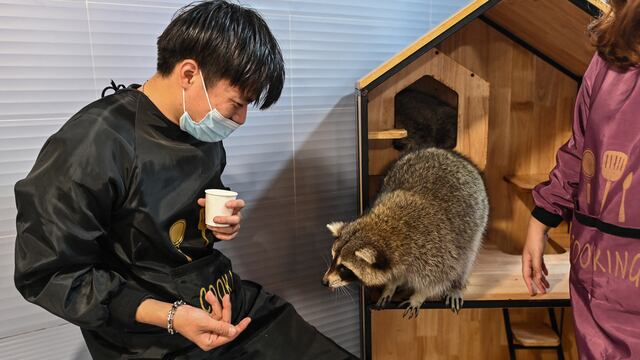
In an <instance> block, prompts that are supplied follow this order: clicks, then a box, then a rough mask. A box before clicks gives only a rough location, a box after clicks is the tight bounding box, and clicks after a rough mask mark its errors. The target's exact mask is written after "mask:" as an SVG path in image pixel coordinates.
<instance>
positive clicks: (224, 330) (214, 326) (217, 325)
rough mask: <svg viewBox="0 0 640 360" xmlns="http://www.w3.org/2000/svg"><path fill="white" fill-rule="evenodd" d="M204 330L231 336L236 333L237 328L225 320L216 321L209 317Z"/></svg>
mask: <svg viewBox="0 0 640 360" xmlns="http://www.w3.org/2000/svg"><path fill="white" fill-rule="evenodd" d="M206 330H207V331H209V332H211V333H214V334H216V335H220V336H224V337H232V336H235V335H236V334H237V333H238V330H237V329H236V327H235V326H233V325H231V324H229V323H227V322H224V321H218V320H214V319H210V321H209V322H208V323H207V328H206Z"/></svg>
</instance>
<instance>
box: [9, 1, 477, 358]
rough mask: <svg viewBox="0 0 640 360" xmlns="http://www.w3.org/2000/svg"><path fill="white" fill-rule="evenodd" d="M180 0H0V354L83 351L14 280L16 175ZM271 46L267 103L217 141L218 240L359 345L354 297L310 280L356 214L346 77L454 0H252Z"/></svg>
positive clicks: (142, 46)
mask: <svg viewBox="0 0 640 360" xmlns="http://www.w3.org/2000/svg"><path fill="white" fill-rule="evenodd" d="M186 3H187V2H186V1H178V0H138V1H126V0H111V1H99V0H95V1H86V0H14V1H12V0H9V1H7V0H0V324H2V325H1V327H0V349H2V352H1V353H2V355H0V357H1V358H2V359H20V360H29V359H74V360H81V359H89V358H90V356H89V353H88V351H87V350H86V347H85V345H84V342H83V341H82V337H81V335H80V331H79V330H78V329H77V328H76V327H75V326H73V325H70V324H68V323H66V322H65V321H64V320H61V319H58V318H56V317H54V316H52V315H50V314H48V313H47V312H45V311H44V310H42V309H40V308H39V307H37V306H35V305H32V304H29V303H27V302H26V301H24V300H23V299H22V297H21V296H20V294H19V293H18V292H17V291H16V290H15V288H14V286H13V263H14V260H13V249H14V239H15V215H16V210H15V201H14V198H13V185H14V183H15V182H16V181H17V180H19V179H21V178H22V177H24V176H25V175H26V173H27V172H28V171H29V169H30V168H31V166H32V165H33V161H34V160H35V157H36V155H37V154H38V151H39V149H40V147H41V146H42V144H43V143H44V141H45V140H46V138H47V137H48V136H49V135H51V134H52V133H53V132H55V131H56V130H57V129H58V128H59V127H60V126H61V125H62V124H63V123H64V122H65V121H66V120H67V119H68V118H69V117H70V115H72V114H73V113H75V112H76V111H77V110H78V109H80V108H81V107H82V106H83V105H85V104H87V103H89V102H91V101H93V100H94V99H96V98H97V97H98V96H100V91H101V90H102V88H103V87H105V86H107V84H108V81H109V80H110V79H114V80H116V82H117V83H125V84H128V83H132V82H138V83H139V82H141V81H143V80H144V79H146V78H147V77H149V76H151V75H152V74H153V72H154V69H155V53H156V49H155V40H156V38H157V36H158V35H159V34H160V32H161V31H162V30H163V28H164V26H165V25H166V24H167V23H168V22H169V20H170V18H171V15H172V14H173V12H174V11H175V10H176V9H177V8H178V7H179V6H182V5H184V4H186ZM242 3H243V4H245V5H248V6H251V7H254V8H256V9H258V10H259V11H260V12H261V13H262V14H263V15H264V17H265V18H266V20H267V22H268V23H269V25H270V26H271V29H272V31H273V32H274V33H275V35H276V36H277V38H278V40H279V42H280V45H281V47H282V50H283V53H284V57H285V61H286V65H287V69H286V70H287V83H286V87H285V90H284V93H283V96H282V98H281V99H280V101H279V102H278V104H277V105H276V106H275V107H273V108H272V109H270V110H268V111H266V112H258V111H252V112H250V114H249V118H248V121H247V125H246V126H243V127H242V128H241V129H240V130H238V131H237V132H236V133H234V135H233V136H232V137H231V138H230V139H229V140H228V141H226V142H225V144H226V147H227V152H228V164H229V165H228V167H227V170H226V172H225V174H224V177H223V180H224V181H225V184H227V185H228V186H231V187H232V188H233V189H234V190H236V191H238V192H239V193H240V194H241V197H242V198H243V199H245V200H246V201H247V204H248V206H247V208H246V210H245V211H244V223H243V228H242V231H241V236H239V237H238V238H237V239H236V240H234V241H233V242H231V243H225V244H223V245H221V246H220V248H222V249H223V251H224V252H225V253H226V254H227V256H229V257H230V258H231V259H232V261H233V262H234V268H235V270H236V271H238V272H239V274H240V275H241V276H242V277H243V278H246V279H252V280H254V281H257V282H259V283H261V284H263V285H264V286H265V287H266V288H267V289H268V290H270V291H271V292H274V293H277V294H280V295H281V296H283V297H285V298H286V299H287V300H289V301H291V302H292V303H293V304H294V305H295V306H296V308H297V309H298V311H299V312H300V313H301V314H302V316H304V318H305V319H307V320H308V321H309V322H311V323H312V324H314V325H315V326H317V327H318V328H319V329H320V330H321V331H322V332H324V333H325V334H327V335H328V336H330V337H331V338H333V339H334V340H335V341H337V342H338V343H339V344H341V345H342V346H344V347H346V348H347V349H348V350H350V351H352V352H353V353H354V354H358V353H359V338H358V335H359V324H358V312H357V303H356V296H355V294H354V295H353V296H354V297H353V298H351V297H349V296H348V295H336V294H335V293H329V292H328V291H327V290H326V289H324V288H323V287H322V286H321V285H320V278H321V276H322V273H323V271H324V270H325V266H326V265H325V259H328V257H329V247H330V238H329V236H327V232H326V230H325V228H324V224H326V223H327V222H329V221H331V220H338V219H349V218H352V217H353V216H355V213H356V182H355V180H356V162H355V152H356V131H355V104H354V98H353V87H354V83H355V81H356V79H358V78H360V77H361V76H363V75H364V74H366V73H367V72H368V71H370V70H371V69H373V68H374V67H376V66H377V65H379V64H380V63H381V62H383V61H384V60H386V59H387V58H389V57H390V56H391V55H393V54H394V53H396V52H397V51H399V50H400V49H402V48H404V47H405V46H406V45H408V44H409V43H411V42H412V41H413V40H415V39H416V38H418V37H419V36H420V35H422V34H424V33H425V32H426V31H427V30H428V29H430V28H432V27H433V26H435V25H437V24H438V23H439V22H440V21H442V20H443V19H444V18H446V17H448V16H450V15H451V14H452V13H453V12H454V11H455V10H456V9H458V8H459V7H461V6H463V5H464V4H465V3H467V1H466V0H397V1H388V0H354V1H343V0H296V1H294V0H272V1H269V0H252V1H243V2H242Z"/></svg>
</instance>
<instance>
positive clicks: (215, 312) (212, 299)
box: [204, 290, 222, 320]
mask: <svg viewBox="0 0 640 360" xmlns="http://www.w3.org/2000/svg"><path fill="white" fill-rule="evenodd" d="M204 298H205V299H206V300H207V302H208V303H209V304H211V318H212V319H214V320H220V319H222V306H221V305H220V302H219V301H218V298H217V297H216V296H215V295H213V293H212V292H211V290H209V291H207V294H206V295H205V297H204Z"/></svg>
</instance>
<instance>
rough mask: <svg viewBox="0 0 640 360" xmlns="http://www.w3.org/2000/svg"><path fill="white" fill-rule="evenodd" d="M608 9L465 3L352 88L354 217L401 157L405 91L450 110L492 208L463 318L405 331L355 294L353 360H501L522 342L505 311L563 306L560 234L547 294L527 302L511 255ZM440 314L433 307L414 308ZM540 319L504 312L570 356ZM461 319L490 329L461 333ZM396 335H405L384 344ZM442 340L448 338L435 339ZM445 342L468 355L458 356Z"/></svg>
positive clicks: (447, 316) (573, 3) (391, 315)
mask: <svg viewBox="0 0 640 360" xmlns="http://www.w3.org/2000/svg"><path fill="white" fill-rule="evenodd" d="M607 10H608V6H607V5H606V3H604V2H601V1H600V0H477V1H472V2H470V3H469V5H467V6H466V7H464V8H463V9H461V10H460V11H459V12H457V13H456V14H454V15H453V16H452V17H450V18H449V19H447V20H446V21H444V22H443V23H442V24H440V25H439V26H437V27H436V28H434V29H433V30H431V31H429V32H428V33H427V34H425V35H424V36H422V37H421V38H419V39H418V40H417V41H415V42H414V43H413V44H410V45H409V46H408V47H406V48H405V49H404V50H402V51H401V52H399V53H398V54H396V55H395V56H393V57H392V58H391V59H389V60H388V61H387V62H385V63H383V64H381V65H380V66H379V67H377V68H376V69H374V70H372V71H371V72H370V73H369V74H367V75H366V76H364V77H363V78H362V79H360V80H359V81H358V82H357V84H356V93H357V101H358V130H359V144H358V145H359V153H358V154H359V155H358V159H359V160H358V162H359V206H360V211H365V209H366V208H367V207H368V206H369V205H370V204H371V202H372V201H373V199H375V197H376V195H377V192H378V190H379V187H380V184H381V180H382V179H383V177H384V174H385V171H386V169H387V168H388V166H389V165H390V163H391V162H392V161H393V160H395V159H396V158H397V157H398V156H399V154H400V151H399V150H398V149H397V146H394V145H395V143H394V142H395V141H398V140H400V139H403V138H408V137H411V135H412V134H411V133H410V131H409V130H408V129H406V128H405V126H398V119H397V116H396V115H397V113H398V111H399V110H400V109H397V108H396V104H397V103H398V99H397V97H398V96H400V95H399V94H402V92H403V91H405V90H407V89H409V90H411V91H413V92H417V93H421V94H424V95H425V96H428V97H430V98H434V99H436V100H438V101H439V102H440V103H442V104H444V106H448V107H449V108H452V109H454V110H455V111H456V114H457V116H455V118H454V120H453V121H454V122H455V123H454V124H453V125H452V126H454V128H455V139H454V146H452V148H454V149H455V150H457V151H459V152H461V153H462V154H464V155H466V156H467V157H469V158H470V159H471V160H472V161H473V162H475V163H476V165H478V166H479V167H480V168H481V169H482V171H483V173H484V177H485V181H486V185H487V189H488V193H489V198H490V204H491V214H490V225H489V230H488V233H487V236H486V239H485V248H484V250H483V251H482V252H481V254H480V255H479V258H478V260H477V262H476V266H475V268H474V270H473V272H472V275H471V279H470V281H469V285H468V288H467V291H466V293H465V306H464V308H463V311H462V313H461V315H459V316H455V315H453V314H451V313H450V312H449V311H448V310H429V311H425V310H423V311H422V313H423V314H424V315H423V316H422V317H418V320H411V321H415V323H411V322H407V320H403V319H402V311H399V310H392V306H391V307H390V308H388V309H383V310H381V311H372V306H371V304H372V303H374V302H375V300H376V299H375V298H374V295H372V293H371V292H370V291H368V290H366V289H363V291H362V298H361V310H362V319H363V324H362V358H363V359H371V358H374V359H385V358H399V359H400V358H402V359H418V358H420V359H426V358H461V359H467V358H468V359H471V358H474V359H476V358H478V357H476V356H474V355H473V353H474V352H477V351H481V352H483V353H485V354H486V357H483V358H487V359H501V358H505V359H506V358H507V356H508V355H509V354H511V353H513V352H514V351H515V349H517V348H518V346H521V345H522V344H523V343H527V339H524V338H522V339H520V340H518V339H517V336H518V330H517V326H516V325H515V324H514V327H513V329H512V328H511V326H510V323H509V317H508V316H509V314H508V310H506V309H508V308H511V307H542V308H557V307H566V306H568V305H569V301H568V298H569V296H568V282H567V278H568V269H569V257H568V252H567V251H566V250H567V249H568V247H569V236H568V228H567V225H566V224H564V225H562V226H560V227H559V228H557V229H555V230H554V231H552V232H551V233H550V244H551V245H552V246H550V248H549V253H550V254H549V255H548V256H547V257H546V259H548V260H547V265H548V266H549V267H550V269H549V271H550V281H551V289H550V291H549V293H548V294H547V295H545V296H537V297H535V298H532V297H530V296H529V295H528V293H527V289H526V287H525V285H524V282H523V281H522V278H521V275H520V256H519V254H520V252H521V249H522V245H523V243H524V241H525V238H526V229H527V223H528V219H529V216H530V211H531V209H532V207H533V202H532V199H531V189H532V188H533V187H534V186H535V185H536V184H538V183H539V182H542V181H544V180H546V178H547V176H548V173H549V171H550V170H551V169H552V168H553V166H554V165H555V153H556V151H557V149H558V148H559V147H560V146H561V145H562V144H563V143H564V142H566V141H567V139H568V138H569V136H570V134H571V121H572V114H573V106H574V102H575V98H576V95H577V92H578V88H579V86H580V82H581V77H582V75H583V73H584V72H585V70H586V68H587V66H588V64H589V61H590V59H591V58H592V56H593V55H594V53H595V50H594V48H593V47H592V46H591V45H590V40H589V38H588V34H587V28H588V25H589V23H591V22H592V21H593V20H594V18H595V17H597V16H599V14H600V13H601V12H604V11H607ZM554 254H555V255H554ZM444 307H445V305H444V303H440V302H438V301H434V302H428V303H425V305H423V308H444ZM468 308H493V310H481V309H468ZM495 308H498V309H500V308H502V309H505V310H504V311H506V313H505V312H504V311H503V313H502V314H501V313H500V312H499V311H500V310H496V309H495ZM496 311H498V312H497V313H496ZM541 311H542V312H541ZM549 314H553V315H549V316H550V317H552V318H553V319H551V321H550V322H551V323H553V324H546V323H547V320H545V321H541V320H540V319H541V318H543V319H547V318H548V317H547V312H546V311H543V310H541V309H538V310H532V309H527V310H518V311H512V318H515V319H516V320H518V319H521V320H525V319H528V320H530V321H529V322H532V323H535V322H536V321H538V322H540V325H541V326H542V325H545V324H546V328H547V330H545V331H546V332H545V333H544V334H543V335H544V336H542V335H541V336H542V339H546V340H548V341H547V342H546V343H545V342H544V341H542V344H543V345H544V344H546V345H548V346H550V347H556V348H557V351H558V352H559V353H562V352H564V353H565V354H567V355H568V356H571V349H567V348H565V349H563V348H562V343H563V341H561V340H562V335H561V334H560V332H559V329H558V326H557V323H556V319H555V314H556V312H555V311H553V310H550V312H549ZM501 315H504V317H503V316H501ZM569 316H570V315H567V316H565V317H566V318H569ZM471 319H473V321H474V322H475V324H476V326H478V325H477V324H478V322H480V323H481V324H482V325H481V327H482V328H483V329H485V328H486V329H488V330H487V331H482V332H480V331H477V330H478V329H477V328H476V331H473V330H472V329H473V327H472V326H464V325H463V324H464V322H465V321H471ZM564 320H565V323H567V322H569V323H570V321H568V320H567V319H564ZM408 324H410V325H408ZM552 325H555V327H554V326H552ZM503 326H504V327H503ZM505 327H506V335H507V339H506V340H507V341H506V343H507V344H506V345H505V338H504V336H505V335H504V334H505V331H504V330H503V329H504V328H505ZM543 327H544V326H543ZM436 328H438V329H442V331H436V330H433V329H436ZM394 329H403V330H402V331H404V332H403V333H402V335H401V336H399V337H395V336H394V337H392V336H389V335H388V334H389V333H390V332H393V331H394ZM429 329H432V330H433V331H431V330H429ZM525 330H526V329H525ZM565 330H566V329H565ZM398 331H400V330H398ZM446 331H448V335H447V336H444V335H442V334H444V333H445V332H446ZM524 333H527V331H524ZM567 334H569V335H567ZM439 335H441V336H439ZM545 336H546V338H545ZM564 336H565V338H566V339H569V338H570V336H572V334H570V331H565V332H564ZM447 339H466V340H465V341H468V342H470V344H467V345H465V346H464V347H461V346H456V345H455V344H448V343H447V341H453V340H447ZM518 341H520V343H519V344H520V345H517V344H518ZM443 342H444V344H445V345H443ZM476 342H477V344H475V343H476ZM564 342H566V341H564ZM512 344H516V345H513V346H512ZM522 346H523V347H524V345H522ZM479 349H480V350H479ZM466 351H468V353H465V352H466ZM573 351H575V350H573ZM436 352H437V356H436V355H434V354H435V353H436ZM430 356H433V357H430Z"/></svg>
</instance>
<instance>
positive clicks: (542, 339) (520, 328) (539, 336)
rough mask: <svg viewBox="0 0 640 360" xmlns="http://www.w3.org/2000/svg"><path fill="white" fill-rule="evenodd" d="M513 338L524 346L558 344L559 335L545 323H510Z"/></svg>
mask: <svg viewBox="0 0 640 360" xmlns="http://www.w3.org/2000/svg"><path fill="white" fill-rule="evenodd" d="M511 331H513V340H514V342H515V343H516V344H520V345H524V346H558V345H560V337H558V334H556V332H555V331H553V329H552V328H551V327H549V326H547V325H538V324H512V325H511Z"/></svg>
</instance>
